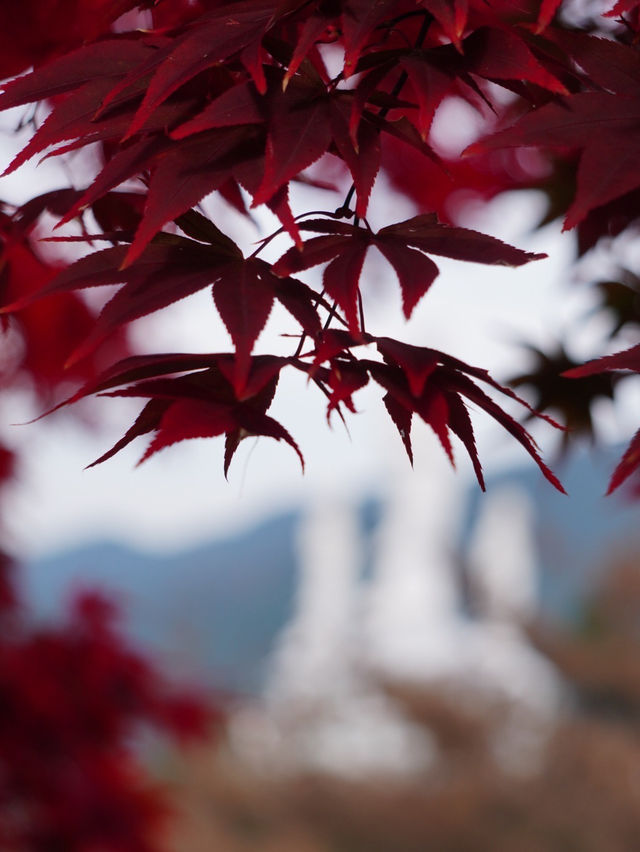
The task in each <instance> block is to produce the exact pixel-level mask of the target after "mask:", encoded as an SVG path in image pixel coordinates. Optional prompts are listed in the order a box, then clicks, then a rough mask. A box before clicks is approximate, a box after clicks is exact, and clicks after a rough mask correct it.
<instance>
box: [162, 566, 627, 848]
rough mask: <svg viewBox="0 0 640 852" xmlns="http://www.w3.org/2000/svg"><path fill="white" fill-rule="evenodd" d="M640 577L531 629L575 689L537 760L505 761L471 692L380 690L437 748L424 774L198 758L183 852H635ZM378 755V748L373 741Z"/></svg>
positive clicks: (180, 780)
mask: <svg viewBox="0 0 640 852" xmlns="http://www.w3.org/2000/svg"><path fill="white" fill-rule="evenodd" d="M639 631H640V573H639V572H638V565H637V560H634V559H633V558H629V559H622V560H620V561H619V562H618V563H617V564H616V565H614V566H613V568H612V570H611V571H609V572H607V574H606V576H605V579H604V581H603V583H602V585H601V586H600V588H599V589H598V590H597V592H596V593H594V594H593V596H592V597H591V598H590V599H589V600H588V601H587V603H586V605H585V607H584V609H583V612H582V619H581V621H580V623H576V624H575V625H574V626H573V628H572V629H570V630H560V629H557V628H552V627H550V626H548V625H547V626H544V625H542V624H535V625H530V626H529V627H528V628H527V635H528V636H529V637H530V641H531V642H532V644H533V645H534V647H536V648H537V649H538V650H539V651H541V652H542V653H543V654H544V655H545V656H546V658H547V659H548V660H549V661H550V662H551V663H552V664H553V665H554V666H555V667H557V669H558V671H559V673H560V675H561V678H562V680H563V682H564V685H565V688H566V696H565V700H564V702H563V707H562V710H561V711H560V712H559V713H558V714H557V715H555V717H554V718H553V719H552V721H551V725H550V726H549V727H548V729H547V730H546V731H545V734H544V736H543V737H541V739H540V742H539V747H538V748H537V749H536V752H535V755H533V756H532V755H531V754H529V757H528V759H527V760H526V761H525V762H524V763H520V765H517V764H514V763H513V762H505V761H504V760H503V759H501V758H500V757H499V756H498V755H497V754H496V750H495V748H494V747H493V746H492V743H494V742H495V737H496V733H497V734H498V736H500V734H501V732H504V731H505V729H506V726H507V725H508V724H509V720H508V716H509V714H510V710H509V708H508V707H506V706H505V704H504V703H502V702H501V701H500V700H496V701H494V702H489V703H487V702H482V701H478V700H477V697H474V695H473V694H472V692H471V690H470V689H469V688H468V685H466V686H465V684H460V683H457V684H452V683H448V684H433V685H431V686H425V685H419V684H415V683H413V684H410V683H399V682H393V681H384V682H379V683H378V684H377V685H378V687H379V688H380V689H381V690H383V691H384V692H385V693H386V695H387V696H388V697H389V698H390V699H391V700H392V702H393V704H394V705H395V707H396V708H397V709H398V710H399V711H400V712H401V713H402V715H403V716H404V717H405V718H406V719H407V720H408V721H410V722H411V723H412V724H413V725H418V726H419V727H420V728H422V729H423V731H424V732H425V734H426V735H427V736H428V737H429V739H430V740H432V741H433V742H435V745H436V747H437V749H436V757H435V759H434V761H432V762H430V763H429V765H428V766H425V767H424V769H423V771H420V772H417V773H416V772H415V771H407V773H406V774H404V775H403V774H400V775H398V774H393V775H392V774H389V775H384V774H378V775H376V776H375V777H368V776H360V777H356V776H346V775H344V774H339V773H335V774H331V773H328V772H327V773H318V772H309V771H305V770H304V769H302V770H301V769H300V768H298V769H297V770H296V771H294V772H291V771H289V772H283V773H280V772H278V771H277V769H269V770H265V768H264V767H262V768H261V769H258V768H257V767H256V765H255V764H253V763H250V762H247V761H246V760H243V759H241V758H239V757H238V756H237V755H235V756H234V753H233V750H232V749H231V748H229V747H225V746H222V747H215V748H212V749H202V748H197V749H196V750H194V751H193V752H192V753H191V754H190V756H189V757H188V758H187V759H186V760H185V761H184V762H183V763H181V765H179V766H174V767H173V768H172V770H171V772H172V775H173V789H174V803H175V804H176V806H177V808H178V811H179V813H180V817H179V819H178V820H177V821H176V823H175V825H174V832H175V833H174V834H172V835H171V837H170V841H169V844H170V845H169V847H168V848H169V849H170V850H176V849H179V850H181V852H205V851H206V852H208V850H214V849H216V850H217V849H224V850H225V852H244V850H264V852H338V850H339V852H392V850H393V852H424V850H426V849H434V850H438V852H469V850H474V852H476V850H478V852H485V850H486V852H513V850H516V849H517V850H518V852H520V850H522V852H556V850H557V852H565V850H576V852H629V850H632V849H634V848H637V839H638V837H640V776H639V774H638V766H639V765H640V736H639V734H640V724H639V723H640V663H639V662H638V658H637V647H638V635H639ZM371 748H372V749H375V748H376V743H375V742H372V743H371Z"/></svg>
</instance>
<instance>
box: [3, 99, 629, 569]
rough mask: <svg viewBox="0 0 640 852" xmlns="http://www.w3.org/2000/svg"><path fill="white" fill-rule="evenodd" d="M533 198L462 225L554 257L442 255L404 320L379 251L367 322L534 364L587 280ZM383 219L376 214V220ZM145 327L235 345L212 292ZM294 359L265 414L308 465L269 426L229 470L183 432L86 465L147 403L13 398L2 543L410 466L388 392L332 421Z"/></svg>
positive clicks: (199, 534)
mask: <svg viewBox="0 0 640 852" xmlns="http://www.w3.org/2000/svg"><path fill="white" fill-rule="evenodd" d="M14 118H15V116H14V115H10V116H9V117H8V119H7V118H6V117H5V119H4V122H3V126H4V127H7V126H8V127H11V126H12V124H11V122H13V121H14ZM7 121H8V122H9V123H8V124H7ZM23 141H24V140H23ZM463 141H464V140H463ZM16 147H17V146H16V140H15V138H14V137H13V136H12V135H10V134H7V135H6V136H2V135H0V161H1V162H2V164H4V163H6V162H8V157H9V150H10V149H15V148H16ZM80 173H81V167H80V166H77V171H76V167H75V165H74V166H73V167H72V170H71V174H72V176H73V175H74V174H80ZM66 180H67V177H65V176H64V175H63V176H62V177H60V173H59V172H58V171H57V169H56V168H55V166H54V165H53V164H52V163H51V161H49V162H47V163H45V164H43V165H41V166H40V167H39V168H37V169H34V168H32V167H30V166H29V167H26V168H23V169H21V170H19V171H18V173H17V174H14V175H11V176H9V177H8V178H3V179H0V197H1V198H3V199H5V200H8V201H16V202H17V201H20V200H21V199H24V198H25V197H29V196H30V194H34V193H35V192H43V191H46V190H47V189H49V188H58V187H60V186H63V185H64V183H65V181H66ZM36 182H37V184H36ZM79 185H82V180H81V179H79ZM308 192H309V191H308V190H305V193H308ZM338 203H339V197H338V196H329V194H327V193H326V192H321V193H320V194H319V195H317V194H316V191H312V192H311V193H310V195H307V196H306V197H302V198H301V197H300V194H299V193H298V197H297V198H296V197H294V212H302V211H303V210H304V209H318V208H319V207H327V208H328V209H332V207H335V206H337V204H338ZM225 211H226V212H225V213H224V215H225V217H226V221H222V222H221V221H220V220H216V221H218V222H219V224H222V227H223V230H225V229H226V230H227V231H228V233H229V234H230V235H231V236H233V237H234V238H236V239H237V240H238V241H239V242H240V243H241V245H242V246H243V248H244V249H245V251H246V250H247V249H249V246H250V244H251V242H252V241H254V240H255V239H257V238H258V237H260V236H264V235H265V233H268V232H269V230H270V229H272V228H271V224H269V219H268V218H267V217H266V216H265V215H264V214H262V212H261V211H258V213H259V219H260V221H261V222H262V223H263V224H264V226H265V230H264V231H261V232H258V231H253V230H251V229H250V228H248V227H247V225H246V224H245V223H244V222H243V221H242V220H241V217H239V216H238V215H236V214H235V213H233V212H232V211H228V208H225ZM371 211H372V216H371V221H372V225H373V226H374V227H376V226H381V225H382V224H389V223H390V222H393V221H400V220H402V219H403V218H406V217H408V216H411V215H413V213H414V210H413V208H412V207H411V206H410V205H409V204H408V203H407V202H406V200H404V199H402V198H399V197H398V196H397V195H393V194H392V193H391V191H390V190H389V188H388V186H387V185H386V183H385V181H384V180H379V182H378V183H377V184H376V187H375V189H374V194H373V197H372V202H371ZM540 212H541V210H540V199H538V198H536V196H535V195H534V194H526V195H525V194H517V193H516V194H513V196H512V197H503V198H501V199H499V200H497V201H496V202H494V203H492V204H491V205H490V206H489V208H488V209H486V210H484V211H483V214H482V220H481V221H480V220H476V221H471V220H470V221H469V222H468V223H467V224H468V225H469V226H472V227H474V226H475V227H477V228H479V229H482V230H484V231H485V232H487V233H492V234H494V235H496V236H499V237H501V238H502V239H506V240H508V241H510V242H512V243H513V244H514V245H517V246H519V247H521V248H524V249H528V250H532V251H546V252H548V254H549V255H550V257H549V259H547V260H543V261H538V262H536V263H532V264H529V265H528V266H525V267H522V268H520V269H517V270H513V269H505V268H503V267H483V266H480V265H476V264H464V263H459V262H453V261H449V262H448V261H446V260H440V259H436V260H437V263H438V265H439V267H440V269H441V275H440V277H439V278H438V279H437V281H436V283H435V284H434V285H433V287H432V290H431V291H430V292H429V294H428V295H427V297H426V298H425V299H424V300H423V302H422V304H421V305H420V306H419V307H418V308H417V309H416V311H415V312H414V316H413V317H412V320H411V323H410V324H409V325H406V324H405V322H404V319H403V317H402V314H401V310H400V295H399V288H398V286H397V283H396V281H395V277H394V274H393V272H392V271H391V270H390V269H389V268H388V267H387V266H386V264H384V263H383V262H374V261H372V262H368V273H367V279H368V280H370V281H371V283H370V284H368V285H366V286H365V300H369V302H370V308H369V311H368V318H369V323H368V330H369V331H371V332H373V333H378V334H387V335H389V336H397V337H399V338H401V339H404V340H406V341H409V342H413V343H418V344H424V345H428V346H432V347H434V348H439V349H442V350H443V351H445V352H448V353H450V354H452V355H455V356H457V357H460V358H462V359H464V360H467V361H469V363H472V364H474V365H477V366H481V367H488V368H489V369H491V370H492V371H493V372H494V375H495V377H496V378H498V379H500V378H505V377H507V376H508V375H511V374H513V373H514V372H516V371H517V370H518V369H521V368H524V367H526V366H527V362H526V361H525V360H524V358H523V355H522V353H521V352H520V351H519V350H518V348H517V347H516V346H515V345H514V344H515V343H517V342H518V341H524V340H529V341H532V342H533V343H535V344H537V345H542V346H544V345H545V344H548V343H550V342H552V341H554V340H557V339H558V337H563V336H564V332H565V331H566V329H567V328H568V326H569V325H570V324H571V322H572V319H573V318H574V317H575V316H576V315H579V314H580V313H581V312H582V311H584V310H585V308H586V307H588V306H589V304H590V303H589V296H588V295H587V294H586V293H585V291H584V290H585V288H582V290H581V289H580V288H576V287H575V285H571V284H569V283H568V282H566V280H565V278H566V272H565V270H566V269H567V265H568V261H569V258H570V256H571V245H570V238H563V237H561V236H560V234H559V227H556V226H548V227H547V228H545V229H544V230H543V231H540V232H537V233H535V234H532V233H531V228H532V227H533V225H534V224H535V222H536V221H537V219H538V218H539V216H540ZM376 214H378V215H376ZM378 218H379V220H380V221H376V220H377V219H378ZM288 245H289V242H288V241H286V239H283V241H282V242H281V243H280V244H279V245H274V247H273V256H278V254H279V253H280V252H281V251H283V250H284V249H285V248H287V247H288ZM316 275H317V273H316ZM302 277H304V276H302ZM305 280H311V279H309V278H306V279H305ZM282 331H290V332H295V331H296V326H295V323H293V322H292V321H290V320H289V318H288V316H287V315H286V314H284V312H282V313H277V312H275V311H274V314H273V315H272V319H271V320H270V322H269V325H268V327H267V329H266V331H265V332H264V333H263V335H262V337H261V338H260V340H259V342H258V347H257V351H283V352H288V351H291V341H286V340H285V341H283V340H282V339H281V338H280V337H279V334H280V333H281V332H282ZM602 331H603V328H602V324H601V321H600V320H595V321H594V322H591V323H588V324H586V325H585V327H584V329H583V333H582V335H581V338H582V340H581V341H578V345H579V346H582V347H583V351H581V352H580V353H579V354H580V355H584V356H585V357H587V356H589V355H594V354H597V348H596V347H597V346H599V345H601V340H602ZM136 334H137V335H138V337H139V339H140V340H141V341H142V343H143V345H144V348H145V350H146V351H163V350H164V351H172V350H173V351H176V350H177V351H180V350H182V351H198V350H200V351H217V350H219V349H226V348H228V347H229V342H228V338H227V335H226V332H225V331H224V329H223V328H222V326H221V323H220V321H219V319H218V318H217V315H216V313H215V310H214V308H213V305H212V301H211V297H210V293H209V291H204V292H202V293H200V294H197V295H196V296H194V297H190V298H189V299H187V300H184V301H183V302H181V303H179V304H178V305H175V306H172V307H170V308H168V309H166V310H164V311H161V312H159V313H158V314H156V315H154V317H152V318H150V319H147V320H144V321H140V322H139V323H138V325H137V326H136ZM283 346H284V347H285V348H284V349H283V348H282V347H283ZM272 347H279V349H273V348H272ZM286 372H287V371H285V372H284V373H283V377H282V379H281V385H280V388H279V391H278V394H277V396H276V403H275V404H274V406H273V407H272V409H271V412H270V413H272V414H273V415H274V416H275V417H276V418H277V419H280V420H281V422H282V423H283V425H284V426H285V427H286V428H287V429H288V430H289V432H290V433H291V434H292V435H293V437H294V438H295V439H296V441H297V442H298V444H299V445H300V447H301V449H302V451H303V453H304V455H305V459H306V462H307V471H306V474H305V476H304V477H302V476H301V473H300V466H299V463H298V459H297V457H296V455H295V454H294V453H293V451H292V450H291V449H290V448H289V447H287V446H285V445H281V444H280V443H276V442H275V441H272V440H270V439H267V438H263V439H261V440H259V441H257V442H256V441H255V440H253V439H249V440H247V441H245V442H243V443H244V445H245V446H241V448H240V450H239V452H238V454H237V457H236V458H235V459H234V461H233V463H232V466H231V470H230V480H229V482H228V483H227V482H226V481H225V479H224V476H223V473H222V453H223V449H222V446H223V442H222V440H221V439H213V440H199V441H189V442H185V443H183V444H181V445H177V446H175V447H173V448H170V449H168V450H165V451H163V452H162V453H160V454H158V455H157V456H156V457H154V458H152V459H151V460H150V461H148V462H146V463H145V464H144V465H142V466H141V467H140V468H138V469H136V470H134V469H133V466H134V464H135V462H136V461H137V459H138V458H139V457H140V455H141V454H142V452H143V451H144V447H145V444H144V443H143V442H140V443H138V442H135V443H134V445H133V447H129V448H127V450H126V451H123V452H122V453H120V454H119V455H118V456H116V457H115V458H114V459H112V460H111V461H109V462H107V463H106V464H104V465H101V466H99V467H97V468H92V469H91V470H88V471H85V470H83V467H84V465H86V464H88V463H90V462H91V461H93V460H94V459H95V458H96V457H97V456H99V455H100V454H101V453H102V452H104V450H105V449H107V448H108V447H109V446H111V444H112V443H113V442H114V441H115V440H117V439H118V438H119V437H120V435H121V434H122V433H123V432H124V431H125V429H126V428H127V427H128V426H129V424H130V422H131V421H132V419H133V418H134V417H135V414H136V413H137V411H138V410H139V403H137V402H134V403H133V404H129V402H130V401H117V400H111V399H107V400H99V401H98V402H97V403H96V405H95V409H94V411H95V412H96V418H97V420H98V421H100V422H101V427H100V428H99V429H96V430H94V431H87V430H83V429H81V428H79V427H78V426H77V425H76V424H74V423H73V422H72V421H71V419H70V418H69V417H67V416H65V415H64V414H63V415H61V416H59V417H58V416H55V417H52V418H49V419H47V420H45V421H43V422H40V423H37V424H33V425H28V426H21V427H17V426H10V424H12V423H15V422H19V421H23V420H26V419H28V417H29V416H32V415H33V412H32V411H30V410H28V409H27V408H26V407H25V406H24V404H23V401H21V400H19V399H16V400H15V401H14V404H13V406H12V409H11V410H5V412H4V413H3V416H2V427H1V428H2V430H3V431H6V430H9V434H10V436H11V441H15V442H16V443H18V444H19V445H20V446H22V447H23V448H24V476H23V477H22V478H21V481H20V483H19V484H18V486H17V487H16V488H15V491H14V494H13V495H12V499H11V500H10V502H9V505H8V516H9V547H13V549H14V550H17V551H18V552H22V553H30V554H36V553H42V552H46V551H50V550H51V549H55V548H58V547H62V546H65V545H67V544H69V543H71V542H77V541H78V540H88V539H92V538H95V537H103V536H117V537H119V538H124V539H125V540H128V541H130V542H133V543H135V544H138V545H140V546H143V547H145V548H151V549H161V548H162V549H166V548H179V547H181V546H183V545H185V544H187V543H194V542H195V541H198V540H203V539H206V538H208V537H210V536H212V535H214V534H219V533H221V532H225V531H227V530H229V529H231V528H233V527H238V526H243V525H244V524H246V523H247V522H249V521H251V520H253V519H256V518H258V517H260V516H263V515H264V514H266V513H271V512H273V511H275V510H277V509H278V508H281V507H287V506H290V505H292V504H296V503H299V502H300V501H305V500H307V499H309V498H310V495H313V494H315V493H317V491H318V489H322V490H323V491H325V492H326V493H327V494H331V493H340V494H344V493H347V492H354V493H358V492H362V491H366V490H367V489H368V488H370V487H376V486H379V485H380V483H381V482H384V481H385V478H386V477H388V476H390V475H394V472H398V471H403V472H404V471H407V472H408V471H409V470H410V468H409V465H408V462H407V460H406V457H405V458H403V456H404V450H403V449H402V446H401V442H400V439H399V437H398V436H397V433H396V432H395V429H394V427H393V426H392V425H391V423H390V421H389V420H388V416H387V415H386V413H385V412H384V408H383V405H382V403H381V402H380V399H381V396H382V393H379V392H378V390H377V389H376V388H366V389H365V390H364V391H363V392H361V393H360V394H359V395H357V396H356V398H355V399H356V404H357V405H359V408H360V410H361V412H362V413H361V414H360V415H359V416H352V417H351V418H350V420H349V430H350V437H349V436H348V435H347V434H346V432H345V430H344V428H343V427H342V425H341V424H340V423H339V421H336V423H335V425H334V427H333V429H329V428H328V427H327V424H326V420H325V416H324V410H325V406H324V397H322V396H321V395H320V394H319V392H318V391H317V390H316V389H315V388H313V387H309V388H307V387H306V385H305V381H304V379H303V377H301V376H299V375H293V376H290V377H289V376H287V375H286ZM292 372H293V371H292ZM512 410H513V409H512ZM636 410H637V408H636ZM631 412H632V408H631V406H630V405H626V406H623V407H622V409H621V410H617V412H616V414H615V416H614V417H612V418H610V422H609V424H608V425H607V424H605V426H606V429H608V434H610V435H611V436H613V437H625V435H626V434H628V433H629V432H630V431H631V430H632V428H633V415H632V413H631ZM36 413H37V412H36ZM517 413H518V414H519V412H517ZM475 424H476V429H477V433H478V438H479V445H480V454H481V459H482V460H483V463H484V465H485V467H486V468H487V470H491V468H492V466H494V467H495V466H496V465H504V464H508V463H512V462H516V463H520V462H522V463H531V464H533V461H530V460H529V457H528V456H527V455H526V454H525V453H524V451H522V449H521V448H520V447H519V446H515V442H514V441H513V440H512V439H511V438H510V437H509V436H506V435H505V434H504V433H503V432H502V430H501V428H500V427H499V426H498V425H497V424H496V423H494V422H493V421H492V420H490V418H488V417H484V416H482V415H481V416H478V417H477V418H475ZM535 434H536V436H537V438H538V439H539V441H540V443H541V445H542V447H543V450H544V451H545V454H546V455H547V457H548V456H549V455H550V454H551V449H552V447H553V446H555V436H554V435H553V434H551V430H550V429H547V428H546V427H545V428H544V429H542V430H540V429H536V431H535ZM414 435H415V440H414V443H415V449H416V462H417V466H418V467H420V465H421V463H422V462H423V460H424V459H426V458H427V457H428V455H429V452H428V450H427V449H425V450H424V453H423V451H422V448H421V445H422V443H424V444H425V447H427V448H428V446H429V444H430V443H431V442H432V440H433V439H432V438H431V436H430V435H429V434H428V433H427V432H426V429H423V428H417V429H415V430H414ZM456 449H458V452H457V458H458V459H459V473H458V474H457V475H459V476H462V477H465V478H470V476H471V472H470V463H469V462H468V460H467V459H466V457H465V456H464V454H463V452H462V450H461V449H459V448H456ZM425 463H426V461H425ZM449 475H451V476H453V475H456V474H453V473H451V474H449Z"/></svg>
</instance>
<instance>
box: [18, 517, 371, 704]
mask: <svg viewBox="0 0 640 852" xmlns="http://www.w3.org/2000/svg"><path fill="white" fill-rule="evenodd" d="M357 511H358V516H359V524H360V528H361V530H362V533H363V538H364V537H367V536H368V534H369V533H370V532H371V530H373V529H374V528H375V526H376V524H377V522H378V519H379V515H380V506H379V503H378V502H377V501H375V500H367V501H364V502H363V504H362V505H361V506H360V507H359V508H358V509H357ZM300 521H301V512H300V511H291V512H288V513H286V514H282V515H278V516H276V517H273V518H269V519H267V520H265V521H264V522H262V523H260V524H257V525H256V526H253V527H251V528H249V529H247V530H245V531H243V532H241V533H238V534H235V535H233V536H229V537H228V538H224V539H221V540H217V541H213V542H211V543H209V544H206V545H203V546H201V547H197V548H193V549H191V550H185V551H183V552H181V553H179V554H172V555H169V556H160V555H157V554H148V553H144V552H141V551H137V550H134V549H132V548H130V547H127V546H124V545H122V544H116V543H113V542H96V543H92V544H87V545H84V546H82V547H78V548H74V549H72V550H67V551H64V552H61V553H56V554H53V555H51V556H48V557H45V558H40V559H36V560H32V561H29V562H27V563H26V564H24V565H23V566H21V569H20V571H19V572H18V577H19V580H20V584H21V589H22V592H23V595H24V598H25V600H26V601H28V603H29V606H30V607H32V608H33V610H34V613H35V614H36V616H37V617H38V618H42V619H56V618H58V617H59V616H60V613H61V612H62V611H63V610H64V604H65V602H66V601H68V600H69V597H70V595H71V594H72V592H73V590H74V589H81V588H88V587H90V588H101V589H104V590H105V591H107V592H108V593H109V594H111V595H112V596H114V597H115V598H116V600H119V601H121V602H122V605H123V616H124V618H123V624H124V626H125V629H126V631H127V634H128V635H129V636H130V637H131V638H132V639H134V640H135V641H136V642H138V643H140V644H141V645H142V646H143V647H145V648H150V649H152V650H153V652H154V653H156V654H159V655H160V658H161V660H162V662H163V665H166V664H168V665H169V666H170V667H173V668H174V669H175V671H176V672H177V673H178V674H183V675H185V676H187V677H189V676H191V677H193V678H195V679H197V680H198V682H208V683H211V684H213V685H215V686H218V687H222V688H225V689H229V690H232V691H235V692H241V693H242V692H248V693H255V692H257V691H259V690H260V688H261V686H262V683H263V679H264V673H265V662H266V660H267V658H268V656H269V654H270V652H271V650H272V647H273V643H274V641H275V639H276V637H277V636H278V634H279V633H280V631H281V630H282V628H283V627H284V626H285V625H286V624H287V622H288V621H289V620H290V618H291V616H292V614H293V611H294V606H295V596H296V590H297V585H298V576H299V567H300V566H299V557H298V552H297V530H298V526H299V524H300ZM371 558H372V554H371V550H370V548H365V549H364V552H363V565H362V572H363V573H365V572H370V570H371Z"/></svg>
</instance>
